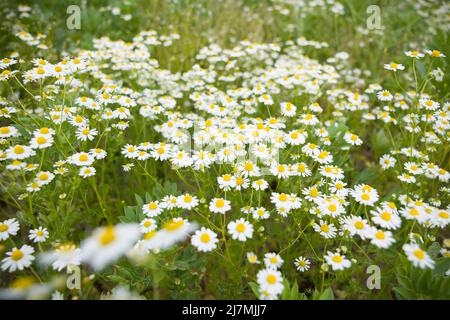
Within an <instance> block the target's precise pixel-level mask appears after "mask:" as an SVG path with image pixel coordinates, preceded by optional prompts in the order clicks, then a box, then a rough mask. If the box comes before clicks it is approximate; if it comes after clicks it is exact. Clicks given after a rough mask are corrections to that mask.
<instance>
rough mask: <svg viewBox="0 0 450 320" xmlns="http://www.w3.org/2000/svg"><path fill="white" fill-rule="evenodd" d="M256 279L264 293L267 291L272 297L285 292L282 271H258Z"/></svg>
mask: <svg viewBox="0 0 450 320" xmlns="http://www.w3.org/2000/svg"><path fill="white" fill-rule="evenodd" d="M256 277H257V282H258V285H259V287H260V289H261V290H262V291H267V292H268V293H269V294H272V295H278V294H280V293H281V292H283V289H284V286H283V277H282V275H281V272H280V271H278V270H272V269H263V270H260V271H258V274H257V275H256Z"/></svg>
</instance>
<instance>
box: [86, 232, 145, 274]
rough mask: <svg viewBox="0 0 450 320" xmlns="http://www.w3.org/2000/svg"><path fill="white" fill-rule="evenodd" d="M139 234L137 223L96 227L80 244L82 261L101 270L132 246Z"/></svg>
mask: <svg viewBox="0 0 450 320" xmlns="http://www.w3.org/2000/svg"><path fill="white" fill-rule="evenodd" d="M139 236H140V231H139V226H138V225H137V224H124V223H121V224H118V225H115V226H107V227H101V228H98V229H96V230H95V231H94V232H93V234H92V235H91V236H90V237H89V238H87V239H85V240H84V241H83V242H82V244H81V252H82V257H81V259H82V261H84V262H86V263H88V264H89V265H91V266H92V268H94V269H95V270H102V269H104V268H105V267H106V266H107V265H109V264H111V263H113V262H114V261H116V260H117V259H119V258H120V257H121V256H122V255H123V254H125V253H126V252H127V251H128V250H130V249H131V248H132V246H133V245H134V244H135V243H136V241H137V240H138V238H139Z"/></svg>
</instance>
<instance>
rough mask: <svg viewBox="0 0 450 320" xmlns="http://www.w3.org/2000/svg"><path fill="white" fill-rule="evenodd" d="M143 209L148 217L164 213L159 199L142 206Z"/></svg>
mask: <svg viewBox="0 0 450 320" xmlns="http://www.w3.org/2000/svg"><path fill="white" fill-rule="evenodd" d="M142 211H143V212H144V214H145V215H147V216H148V217H155V216H158V215H160V214H161V213H162V211H163V206H162V205H161V204H160V203H159V201H151V202H149V203H146V204H144V205H143V206H142Z"/></svg>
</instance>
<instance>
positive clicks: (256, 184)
mask: <svg viewBox="0 0 450 320" xmlns="http://www.w3.org/2000/svg"><path fill="white" fill-rule="evenodd" d="M268 187H269V183H267V181H266V180H264V179H258V180H255V181H253V182H252V188H253V189H255V190H259V191H263V190H266V189H267V188H268Z"/></svg>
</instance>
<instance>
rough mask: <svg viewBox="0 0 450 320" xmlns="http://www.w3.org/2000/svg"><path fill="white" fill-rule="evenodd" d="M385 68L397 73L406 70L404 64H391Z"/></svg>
mask: <svg viewBox="0 0 450 320" xmlns="http://www.w3.org/2000/svg"><path fill="white" fill-rule="evenodd" d="M384 68H385V69H386V70H392V71H394V72H395V71H397V70H404V69H405V66H404V65H402V64H399V63H395V62H391V63H388V64H385V65H384Z"/></svg>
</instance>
